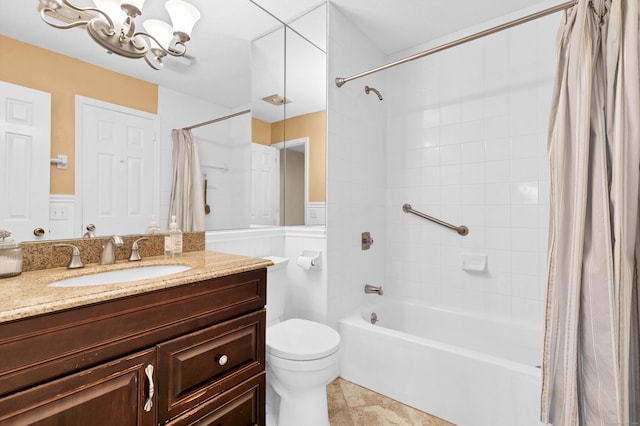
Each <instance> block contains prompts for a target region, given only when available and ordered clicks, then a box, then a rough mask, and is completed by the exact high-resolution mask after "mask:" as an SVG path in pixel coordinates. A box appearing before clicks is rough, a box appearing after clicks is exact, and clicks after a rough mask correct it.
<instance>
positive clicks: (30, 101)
mask: <svg viewBox="0 0 640 426" xmlns="http://www.w3.org/2000/svg"><path fill="white" fill-rule="evenodd" d="M50 152H51V96H50V95H49V93H45V92H40V91H38V90H33V89H29V88H26V87H22V86H17V85H15V84H10V83H6V82H0V200H2V203H0V228H1V229H6V230H8V231H11V232H12V234H13V235H12V237H11V238H12V239H15V240H17V241H29V240H34V239H37V238H36V236H35V235H34V234H33V230H34V229H35V228H43V229H44V230H45V231H48V230H49V216H48V214H49V169H50V163H49V159H50Z"/></svg>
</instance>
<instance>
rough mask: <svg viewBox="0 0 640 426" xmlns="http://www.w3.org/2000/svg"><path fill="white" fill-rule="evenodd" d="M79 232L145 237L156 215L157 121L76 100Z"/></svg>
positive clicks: (117, 108) (133, 111) (149, 116)
mask: <svg viewBox="0 0 640 426" xmlns="http://www.w3.org/2000/svg"><path fill="white" fill-rule="evenodd" d="M78 108H79V109H80V114H79V116H80V117H81V123H80V124H79V130H78V133H79V135H80V142H81V146H80V147H79V149H80V151H81V152H82V160H81V161H82V164H81V168H82V169H81V178H80V185H79V188H81V192H80V194H79V196H80V197H81V200H82V201H81V203H79V204H81V212H80V214H81V217H82V228H83V229H84V227H85V226H86V225H87V224H89V223H93V224H94V225H95V226H96V233H97V235H111V234H136V233H144V231H145V229H146V228H147V226H148V224H149V220H150V218H151V216H152V215H154V214H155V215H157V214H158V206H157V203H158V199H159V197H158V195H157V194H156V192H157V190H156V188H157V182H156V181H157V175H158V170H157V167H158V165H157V158H158V147H157V144H156V141H155V139H156V138H155V133H156V127H157V117H156V116H155V115H153V114H148V113H146V112H143V111H136V110H132V109H130V108H124V107H120V106H117V105H112V104H107V103H105V102H99V101H95V100H93V99H88V98H80V97H79V106H78Z"/></svg>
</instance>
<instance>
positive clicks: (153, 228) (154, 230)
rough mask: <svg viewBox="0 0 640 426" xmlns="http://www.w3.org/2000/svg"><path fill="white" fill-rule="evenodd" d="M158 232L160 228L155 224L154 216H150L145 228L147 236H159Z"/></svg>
mask: <svg viewBox="0 0 640 426" xmlns="http://www.w3.org/2000/svg"><path fill="white" fill-rule="evenodd" d="M160 232H161V231H160V227H159V226H158V222H156V215H152V216H151V223H150V224H149V227H148V228H147V234H159V233H160Z"/></svg>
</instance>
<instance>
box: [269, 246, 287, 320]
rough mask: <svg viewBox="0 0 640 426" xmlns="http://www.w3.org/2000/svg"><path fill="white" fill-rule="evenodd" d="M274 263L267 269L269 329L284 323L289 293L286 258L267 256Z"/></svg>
mask: <svg viewBox="0 0 640 426" xmlns="http://www.w3.org/2000/svg"><path fill="white" fill-rule="evenodd" d="M265 259H269V260H270V261H272V262H273V265H272V266H269V267H267V327H269V326H271V325H273V324H276V323H278V322H280V321H282V318H283V316H284V303H285V299H286V293H287V263H289V259H287V258H286V257H278V256H266V257H265Z"/></svg>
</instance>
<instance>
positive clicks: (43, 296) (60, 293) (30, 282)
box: [0, 251, 273, 324]
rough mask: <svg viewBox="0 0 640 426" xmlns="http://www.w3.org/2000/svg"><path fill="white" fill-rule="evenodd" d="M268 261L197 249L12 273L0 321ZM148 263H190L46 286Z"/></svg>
mask: <svg viewBox="0 0 640 426" xmlns="http://www.w3.org/2000/svg"><path fill="white" fill-rule="evenodd" d="M272 264H273V263H272V262H271V261H270V260H267V259H259V258H252V257H246V256H239V255H234V254H227V253H219V252H211V251H199V252H191V253H183V255H182V256H180V257H177V258H173V259H168V258H165V257H164V256H155V257H148V258H144V259H143V260H142V261H140V262H129V261H126V260H124V261H118V262H117V263H116V264H114V265H98V264H91V265H85V267H84V268H82V269H67V268H54V269H42V270H38V271H30V272H23V273H22V274H20V275H18V276H16V277H11V278H2V279H0V324H1V323H3V322H7V321H12V320H17V319H21V318H27V317H31V316H36V315H40V314H46V313H51V312H55V311H60V310H63V309H69V308H74V307H78V306H82V305H86V304H90V303H96V302H102V301H106V300H110V299H116V298H120V297H125V296H132V295H135V294H140V293H145V292H148V291H153V290H159V289H163V288H169V287H175V286H179V285H183V284H189V283H192V282H195V281H201V280H205V279H209V278H216V277H222V276H226V275H231V274H236V273H240V272H246V271H252V270H256V269H261V268H265V267H267V266H270V265H272ZM151 265H188V266H191V269H189V270H187V271H184V272H179V273H177V274H172V275H167V276H163V277H160V278H150V279H144V280H139V281H131V282H127V283H123V284H107V285H97V286H85V287H49V286H48V284H50V283H52V282H55V281H59V280H62V279H66V278H72V277H77V276H81V275H88V274H93V273H97V272H105V271H113V270H118V269H129V268H136V267H143V266H151Z"/></svg>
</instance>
